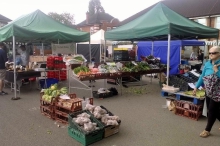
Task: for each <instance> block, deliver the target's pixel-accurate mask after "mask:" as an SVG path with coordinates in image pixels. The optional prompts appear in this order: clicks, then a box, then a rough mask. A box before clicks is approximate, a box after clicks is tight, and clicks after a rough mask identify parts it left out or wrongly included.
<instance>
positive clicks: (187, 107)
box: [176, 100, 203, 120]
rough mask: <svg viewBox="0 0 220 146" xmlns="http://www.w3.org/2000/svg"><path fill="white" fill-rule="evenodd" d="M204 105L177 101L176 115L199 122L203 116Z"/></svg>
mask: <svg viewBox="0 0 220 146" xmlns="http://www.w3.org/2000/svg"><path fill="white" fill-rule="evenodd" d="M202 110H203V105H202V104H201V105H195V104H193V103H192V102H188V101H182V100H180V101H178V100H176V115H180V116H184V117H188V118H190V119H193V120H198V119H199V117H200V116H201V115H202Z"/></svg>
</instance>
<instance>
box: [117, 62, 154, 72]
mask: <svg viewBox="0 0 220 146" xmlns="http://www.w3.org/2000/svg"><path fill="white" fill-rule="evenodd" d="M150 69H151V68H150V66H149V64H148V63H147V62H138V63H132V62H128V63H125V64H124V66H123V67H122V69H121V71H122V72H138V71H146V70H150Z"/></svg>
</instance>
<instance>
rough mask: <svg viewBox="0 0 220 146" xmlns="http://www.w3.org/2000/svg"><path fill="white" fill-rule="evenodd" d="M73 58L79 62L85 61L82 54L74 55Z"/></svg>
mask: <svg viewBox="0 0 220 146" xmlns="http://www.w3.org/2000/svg"><path fill="white" fill-rule="evenodd" d="M73 59H75V60H77V61H79V62H84V61H85V59H84V58H83V57H82V56H76V57H74V58H73Z"/></svg>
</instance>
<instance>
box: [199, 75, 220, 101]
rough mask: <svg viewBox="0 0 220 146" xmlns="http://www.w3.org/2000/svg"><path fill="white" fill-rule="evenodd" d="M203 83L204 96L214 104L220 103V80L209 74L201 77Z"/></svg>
mask: <svg viewBox="0 0 220 146" xmlns="http://www.w3.org/2000/svg"><path fill="white" fill-rule="evenodd" d="M203 82H204V85H205V90H206V96H208V97H209V98H211V99H213V100H214V101H216V102H220V78H219V77H218V76H217V75H215V74H211V75H208V76H205V77H203Z"/></svg>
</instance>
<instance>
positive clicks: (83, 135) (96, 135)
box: [68, 110, 104, 146]
mask: <svg viewBox="0 0 220 146" xmlns="http://www.w3.org/2000/svg"><path fill="white" fill-rule="evenodd" d="M84 112H86V113H88V111H86V110H84V111H78V112H74V113H72V114H69V117H68V123H69V127H68V134H69V136H70V137H72V138H74V139H75V140H77V141H78V142H80V143H81V144H83V145H84V146H87V145H89V144H92V143H94V142H97V141H100V140H102V139H103V134H104V129H103V125H102V124H101V123H100V122H99V121H98V120H97V119H95V118H93V117H92V116H91V117H90V120H91V122H94V123H97V126H98V127H99V129H98V130H95V131H92V132H86V131H84V130H83V129H82V128H81V127H80V126H79V125H78V124H77V123H75V122H74V121H72V120H73V118H75V117H77V115H79V114H81V113H84Z"/></svg>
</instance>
